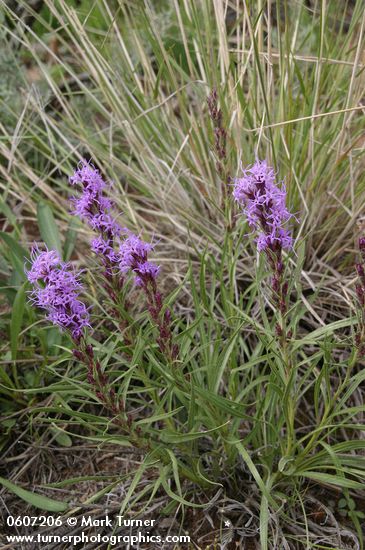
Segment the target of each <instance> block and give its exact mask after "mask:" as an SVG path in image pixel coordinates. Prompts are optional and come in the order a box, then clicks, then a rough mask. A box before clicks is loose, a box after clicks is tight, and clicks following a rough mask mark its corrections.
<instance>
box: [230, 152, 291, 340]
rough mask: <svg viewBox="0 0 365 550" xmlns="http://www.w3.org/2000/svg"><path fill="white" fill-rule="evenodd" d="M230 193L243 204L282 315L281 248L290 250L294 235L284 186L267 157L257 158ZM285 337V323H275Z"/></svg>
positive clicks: (284, 294) (284, 306) (285, 288)
mask: <svg viewBox="0 0 365 550" xmlns="http://www.w3.org/2000/svg"><path fill="white" fill-rule="evenodd" d="M233 197H234V199H235V201H236V202H237V203H238V204H239V205H240V206H241V207H242V209H243V213H244V214H245V215H246V217H247V220H248V223H249V225H250V227H252V228H253V229H254V230H255V231H256V233H257V234H258V236H257V240H256V242H257V249H258V251H259V252H264V253H265V254H266V258H267V260H268V263H269V266H270V268H271V271H272V273H273V275H272V290H273V298H274V303H275V305H276V307H277V308H278V310H279V312H280V313H281V316H282V317H284V316H285V314H286V312H287V307H288V306H287V293H288V282H287V281H286V280H285V278H284V262H283V250H291V249H292V247H293V239H292V236H291V234H290V232H289V231H288V229H286V227H285V225H286V223H287V222H288V221H289V220H290V218H291V217H292V214H291V213H290V212H289V211H288V209H287V207H286V189H285V185H284V184H283V183H281V184H280V186H279V185H278V184H277V183H276V181H275V172H274V169H273V168H271V167H270V166H269V165H268V164H267V162H266V160H264V161H260V160H257V161H256V162H255V163H254V164H253V165H252V166H250V167H248V168H246V169H244V170H243V177H241V178H236V179H235V180H234V188H233ZM276 330H277V333H278V336H280V337H282V338H284V339H285V338H286V337H287V336H288V335H286V334H284V333H283V331H284V324H282V325H279V324H278V325H277V327H276Z"/></svg>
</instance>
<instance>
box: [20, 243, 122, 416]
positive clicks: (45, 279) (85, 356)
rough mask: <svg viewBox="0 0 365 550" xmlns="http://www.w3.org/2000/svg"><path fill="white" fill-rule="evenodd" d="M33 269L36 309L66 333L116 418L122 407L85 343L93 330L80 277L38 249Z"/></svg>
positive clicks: (54, 256)
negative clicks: (83, 299)
mask: <svg viewBox="0 0 365 550" xmlns="http://www.w3.org/2000/svg"><path fill="white" fill-rule="evenodd" d="M31 262H32V264H31V267H30V269H29V270H26V275H27V278H28V281H29V282H30V283H31V284H32V285H33V287H34V289H33V290H32V291H31V293H30V301H31V302H32V303H33V305H35V306H37V307H39V308H41V309H45V310H46V311H47V319H49V320H50V321H52V323H53V324H55V325H57V326H58V327H59V328H60V329H61V330H62V331H67V332H68V333H69V334H70V336H71V338H72V340H73V343H74V346H75V348H74V349H73V350H72V353H73V355H74V357H75V358H76V359H78V360H79V361H81V362H82V363H84V364H85V365H86V367H87V379H88V381H89V383H90V385H91V386H92V388H93V390H94V392H95V394H96V395H97V397H98V398H99V399H100V400H101V401H102V402H103V404H104V405H105V406H106V407H107V408H108V409H109V410H111V411H112V413H113V414H114V415H118V414H119V413H120V412H122V406H121V404H120V402H119V400H118V398H117V396H116V394H115V390H114V389H113V388H111V387H110V384H109V382H108V378H107V376H106V375H105V374H104V373H103V372H102V369H101V365H100V363H99V361H98V360H97V359H96V358H95V357H94V352H93V348H92V346H91V345H90V344H87V343H86V339H85V329H86V328H87V327H90V316H89V312H88V308H87V307H86V305H85V304H84V303H83V302H82V301H81V300H80V299H79V296H80V294H81V293H82V292H83V286H82V284H81V283H80V273H79V272H75V271H74V270H73V269H72V266H71V265H70V263H66V262H63V261H62V260H61V258H60V256H59V254H58V252H56V251H55V250H48V249H47V248H46V250H44V251H41V250H40V249H39V248H38V247H37V246H35V247H34V248H33V249H32V252H31Z"/></svg>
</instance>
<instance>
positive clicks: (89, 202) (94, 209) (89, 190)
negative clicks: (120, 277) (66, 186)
mask: <svg viewBox="0 0 365 550" xmlns="http://www.w3.org/2000/svg"><path fill="white" fill-rule="evenodd" d="M69 181H70V184H71V185H79V186H80V187H81V188H82V189H81V195H80V196H78V197H72V198H71V202H72V203H73V205H74V210H73V214H74V215H75V216H78V217H80V218H81V219H83V220H85V221H86V222H87V223H88V224H89V226H90V227H91V228H92V229H93V230H94V231H97V232H98V233H99V234H100V236H101V237H102V238H103V240H104V241H105V242H106V243H107V246H106V250H107V252H108V253H109V254H110V249H112V248H113V240H114V239H115V238H116V237H119V236H120V235H121V234H122V233H123V232H124V231H125V230H124V229H123V228H122V227H121V226H120V225H119V224H118V222H117V221H116V220H115V219H114V218H113V216H112V215H111V213H110V211H111V209H112V208H113V206H114V205H113V202H112V201H111V200H110V199H109V198H107V197H105V196H104V193H105V192H106V191H107V189H108V188H109V187H110V185H108V184H107V183H106V182H105V181H104V180H103V178H102V176H101V174H100V172H99V170H97V169H96V168H95V167H94V166H93V165H92V164H91V163H88V162H86V161H85V160H83V161H82V162H80V163H79V165H78V167H77V169H76V171H75V173H74V175H73V176H71V177H70V178H69ZM93 250H94V252H96V253H98V254H101V256H104V252H102V251H101V248H100V246H94V247H93ZM106 256H107V257H108V254H107V255H106ZM111 261H112V260H111V258H110V257H109V258H108V262H107V263H110V262H111Z"/></svg>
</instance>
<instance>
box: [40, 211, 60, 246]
mask: <svg viewBox="0 0 365 550" xmlns="http://www.w3.org/2000/svg"><path fill="white" fill-rule="evenodd" d="M37 217H38V223H39V230H40V232H41V235H42V239H43V240H44V242H45V243H46V245H47V246H48V248H49V249H50V250H57V252H58V253H59V254H62V247H61V239H60V234H59V231H58V227H57V225H56V221H55V219H54V216H53V212H52V209H51V207H50V206H48V204H45V203H42V202H41V203H39V204H38V208H37Z"/></svg>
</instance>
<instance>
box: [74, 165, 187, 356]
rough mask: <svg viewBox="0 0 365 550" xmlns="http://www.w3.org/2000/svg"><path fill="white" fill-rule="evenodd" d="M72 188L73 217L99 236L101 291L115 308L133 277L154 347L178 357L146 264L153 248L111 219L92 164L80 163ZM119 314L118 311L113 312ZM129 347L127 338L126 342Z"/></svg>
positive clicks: (95, 244)
mask: <svg viewBox="0 0 365 550" xmlns="http://www.w3.org/2000/svg"><path fill="white" fill-rule="evenodd" d="M69 181H70V184H71V185H81V186H82V192H81V195H80V196H79V197H72V198H71V201H72V203H73V204H74V210H73V214H74V215H76V216H78V217H80V218H81V219H83V220H85V221H86V222H87V223H88V225H89V226H90V227H91V228H92V229H93V230H94V231H96V232H97V233H98V234H99V236H98V237H97V238H96V239H93V240H92V241H91V248H92V250H93V251H94V252H95V253H96V254H97V256H98V257H99V258H101V261H102V263H103V266H104V268H105V269H104V272H103V277H104V280H105V283H104V287H105V288H106V289H107V292H108V294H109V296H110V298H111V299H112V300H113V302H114V303H115V304H118V303H119V298H120V293H121V290H122V288H123V286H124V282H125V274H126V273H127V272H129V271H131V272H132V273H134V280H135V284H136V285H137V286H139V287H141V288H142V290H143V291H144V293H145V295H146V298H147V305H148V311H149V313H150V315H151V318H152V320H153V322H154V323H155V324H156V325H157V328H158V331H159V337H158V339H157V344H158V346H159V349H160V351H161V352H162V353H164V354H165V355H166V356H167V357H168V359H169V360H174V359H176V357H177V354H178V346H177V345H176V344H173V342H172V331H171V312H170V310H169V309H166V310H165V312H164V313H162V309H163V300H162V295H161V293H160V292H159V291H158V289H157V282H156V278H157V275H158V273H159V271H160V268H159V266H157V265H155V264H153V263H152V262H149V261H148V260H147V255H148V253H149V252H150V251H151V250H153V245H152V244H148V243H145V242H144V241H142V240H141V239H140V238H139V237H138V236H137V235H135V234H133V233H132V232H131V231H129V230H128V229H126V228H122V227H121V226H120V225H119V223H117V221H116V220H115V218H113V217H112V215H111V210H112V209H113V207H114V204H113V202H112V201H111V200H110V199H108V198H106V197H105V191H106V190H107V188H108V185H107V184H106V182H105V181H104V180H103V178H102V176H101V175H100V172H99V170H97V169H96V168H95V167H94V166H93V165H92V164H91V163H88V162H86V161H82V162H80V163H79V165H78V167H77V169H76V171H75V172H74V174H73V176H71V177H70V180H69ZM129 305H130V304H129V302H128V301H127V300H124V303H123V306H124V309H125V310H128V309H129ZM113 312H114V313H116V314H118V313H119V312H118V310H113ZM127 325H128V324H127V321H126V319H123V320H122V322H121V328H123V329H126V328H127ZM125 341H126V343H130V342H131V341H130V337H128V338H127V340H126V338H125Z"/></svg>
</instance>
